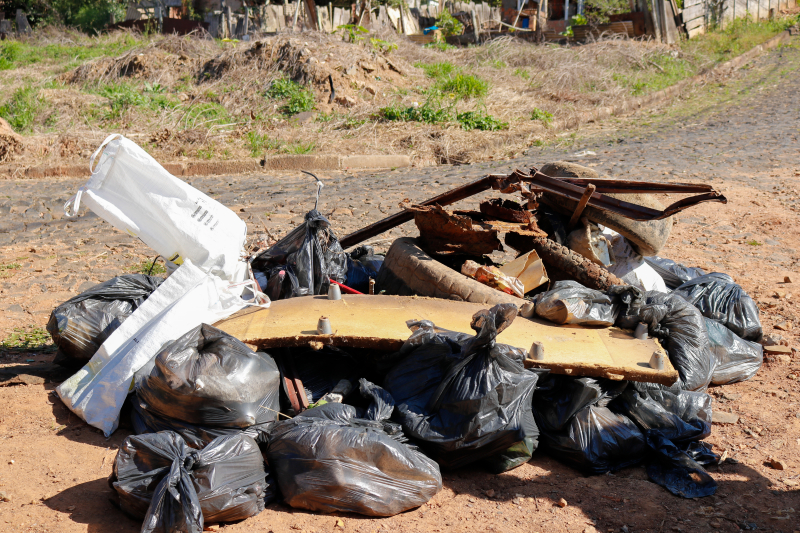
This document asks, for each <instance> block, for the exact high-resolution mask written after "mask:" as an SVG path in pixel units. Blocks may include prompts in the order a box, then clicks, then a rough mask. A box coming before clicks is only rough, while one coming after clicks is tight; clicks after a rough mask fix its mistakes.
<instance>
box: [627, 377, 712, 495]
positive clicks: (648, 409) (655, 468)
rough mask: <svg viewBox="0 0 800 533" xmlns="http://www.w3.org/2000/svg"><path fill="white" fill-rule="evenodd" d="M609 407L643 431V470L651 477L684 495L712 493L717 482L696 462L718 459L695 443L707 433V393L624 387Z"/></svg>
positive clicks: (703, 462) (708, 401) (698, 443)
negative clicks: (623, 390) (646, 447)
mask: <svg viewBox="0 0 800 533" xmlns="http://www.w3.org/2000/svg"><path fill="white" fill-rule="evenodd" d="M613 406H614V409H616V410H618V412H621V413H623V414H624V415H625V416H627V417H629V418H630V419H631V420H633V421H634V422H635V423H636V425H637V426H638V427H639V429H641V430H642V432H643V433H644V434H645V437H646V439H647V445H648V448H649V450H650V453H649V454H648V460H647V464H646V469H647V475H648V476H649V477H650V479H651V480H652V481H653V482H655V483H658V484H659V485H661V486H663V487H665V488H666V489H667V490H669V491H670V492H672V493H673V494H675V495H678V496H683V497H684V498H697V497H701V496H709V495H711V494H714V492H715V491H716V488H717V484H716V482H715V481H714V480H713V479H712V478H711V476H709V475H708V474H707V473H706V471H705V470H704V469H703V466H702V465H709V464H716V463H717V462H718V461H719V458H718V457H717V456H716V454H714V453H713V452H712V451H711V449H710V447H709V446H707V445H704V444H703V443H700V442H699V441H700V440H701V439H704V438H705V437H707V436H708V435H710V434H711V397H710V396H709V395H708V394H706V393H704V392H692V391H679V392H670V391H657V390H649V391H644V392H637V391H635V390H632V389H628V390H626V391H625V392H624V393H623V394H622V395H620V396H619V397H618V398H617V399H615V400H614V402H613Z"/></svg>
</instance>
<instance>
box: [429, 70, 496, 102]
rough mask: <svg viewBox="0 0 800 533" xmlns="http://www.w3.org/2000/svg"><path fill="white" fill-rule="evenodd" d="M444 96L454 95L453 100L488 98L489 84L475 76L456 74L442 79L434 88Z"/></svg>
mask: <svg viewBox="0 0 800 533" xmlns="http://www.w3.org/2000/svg"><path fill="white" fill-rule="evenodd" d="M433 89H434V90H435V91H438V92H440V93H442V94H447V95H452V96H450V98H451V99H453V98H465V99H466V98H476V97H480V96H486V93H487V92H489V84H488V83H487V82H486V81H485V80H482V79H481V78H479V77H477V76H475V75H473V74H461V73H458V74H455V75H454V76H450V77H448V78H443V79H440V80H439V81H438V82H437V83H436V84H435V85H434V87H433Z"/></svg>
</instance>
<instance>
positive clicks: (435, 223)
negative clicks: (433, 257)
mask: <svg viewBox="0 0 800 533" xmlns="http://www.w3.org/2000/svg"><path fill="white" fill-rule="evenodd" d="M409 210H410V211H412V212H413V213H414V223H415V224H416V225H417V228H418V229H419V234H420V240H421V241H422V244H423V247H424V249H425V250H426V251H428V252H432V253H433V252H435V253H453V252H460V253H465V254H469V255H484V254H491V253H492V252H494V251H495V250H501V249H502V248H503V245H502V244H501V243H500V239H499V238H498V237H497V233H498V231H497V230H496V229H493V228H491V227H486V226H484V225H481V224H476V223H475V222H474V221H473V220H472V219H471V218H470V217H467V216H463V215H459V214H455V213H452V212H449V211H445V210H444V209H442V208H441V207H440V206H412V207H410V208H409Z"/></svg>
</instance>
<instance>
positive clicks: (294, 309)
mask: <svg viewBox="0 0 800 533" xmlns="http://www.w3.org/2000/svg"><path fill="white" fill-rule="evenodd" d="M486 307H487V306H485V305H481V304H474V303H469V302H459V301H454V300H443V299H438V298H422V297H417V296H386V295H376V296H369V295H350V294H343V295H342V299H341V300H328V299H327V298H326V297H325V296H303V297H300V298H290V299H288V300H279V301H277V302H272V305H271V306H270V308H269V309H257V310H256V309H245V310H243V311H240V312H239V313H237V314H236V315H233V316H232V317H230V318H228V319H226V320H222V321H220V322H218V323H216V324H214V325H215V326H216V327H218V328H219V329H221V330H223V331H225V332H227V333H229V334H231V335H233V336H234V337H236V338H238V339H239V340H241V341H242V342H244V343H246V344H248V345H251V346H253V347H256V348H257V349H260V350H267V351H269V349H270V348H280V347H293V346H294V347H296V346H312V347H314V348H318V349H319V348H322V346H323V345H331V346H337V347H341V348H347V347H355V348H373V349H375V350H376V353H377V351H378V350H389V351H395V350H398V349H400V347H401V346H402V345H403V343H404V342H405V341H406V339H408V337H409V336H410V335H411V331H410V330H409V329H408V327H407V326H406V321H407V320H420V319H424V320H430V321H431V322H433V323H434V324H436V326H438V327H440V328H443V329H448V330H451V331H461V332H464V333H470V334H474V332H473V331H472V329H471V328H470V321H471V319H472V315H473V314H475V313H476V312H477V311H478V310H480V309H485V308H486ZM323 316H325V317H328V319H329V320H330V324H331V329H332V331H333V334H332V335H319V334H318V333H317V321H318V320H319V318H320V317H323ZM534 341H537V342H541V343H542V345H543V357H542V359H541V360H536V361H533V360H528V361H526V363H525V365H526V366H528V367H532V366H535V367H540V368H549V369H551V371H552V372H555V373H558V374H568V375H571V376H593V377H606V378H610V379H627V380H631V381H646V382H652V383H662V384H664V385H671V384H672V383H675V381H677V379H678V373H677V371H676V370H675V369H674V368H673V366H672V364H671V363H670V362H669V358H668V357H666V352H664V349H663V348H662V347H661V345H660V344H659V343H658V341H656V340H655V339H646V340H639V339H636V338H635V337H634V336H633V334H632V332H630V331H625V330H621V329H618V328H587V327H581V326H572V325H570V326H559V325H557V324H553V323H550V322H546V321H544V320H538V319H533V320H531V319H526V318H523V317H517V318H516V319H515V320H514V322H513V323H512V324H511V325H510V326H509V327H508V328H506V330H505V331H503V332H502V333H500V335H499V336H498V337H497V342H500V343H503V344H509V345H511V346H516V347H518V348H521V349H523V350H526V351H529V350H530V349H531V346H532V345H533V342H534ZM653 352H659V353H661V354H663V355H664V360H665V365H664V368H663V369H662V370H658V369H656V368H653V367H651V366H650V359H651V357H652V355H653Z"/></svg>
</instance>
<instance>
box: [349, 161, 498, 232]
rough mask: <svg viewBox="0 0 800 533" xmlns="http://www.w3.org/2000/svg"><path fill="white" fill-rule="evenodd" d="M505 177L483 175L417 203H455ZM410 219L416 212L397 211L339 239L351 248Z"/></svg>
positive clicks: (412, 218)
mask: <svg viewBox="0 0 800 533" xmlns="http://www.w3.org/2000/svg"><path fill="white" fill-rule="evenodd" d="M505 177H506V176H497V175H491V174H490V175H488V176H484V177H482V178H481V179H479V180H476V181H473V182H472V183H468V184H466V185H462V186H461V187H458V188H455V189H452V190H450V191H447V192H445V193H442V194H440V195H439V196H434V197H433V198H431V199H430V200H425V201H424V202H422V203H421V204H417V205H420V206H423V205H434V204H436V205H441V206H445V205H450V204H454V203H456V202H458V201H460V200H463V199H465V198H469V197H470V196H475V195H476V194H478V193H480V192H483V191H488V190H489V189H491V188H492V186H493V185H494V184H495V183H497V180H498V179H500V178H505ZM410 220H414V212H413V211H409V210H403V211H400V212H399V213H395V214H394V215H390V216H388V217H386V218H384V219H383V220H379V221H378V222H375V223H374V224H370V225H369V226H367V227H364V228H361V229H360V230H356V231H354V232H353V233H351V234H350V235H347V236H346V237H344V238H343V239H342V240H341V241H339V243H340V244H341V245H342V248H350V247H351V246H355V245H356V244H358V243H361V242H364V241H365V240H367V239H369V238H371V237H374V236H375V235H380V234H381V233H383V232H384V231H389V230H390V229H392V228H396V227H397V226H399V225H400V224H403V223H405V222H408V221H410Z"/></svg>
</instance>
